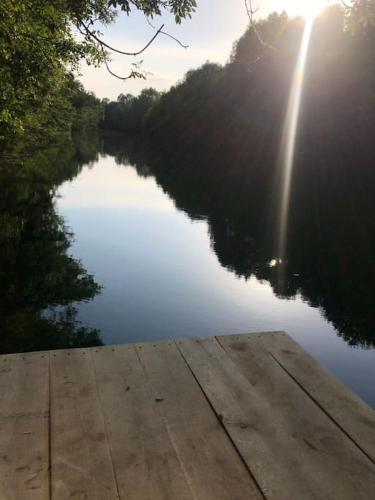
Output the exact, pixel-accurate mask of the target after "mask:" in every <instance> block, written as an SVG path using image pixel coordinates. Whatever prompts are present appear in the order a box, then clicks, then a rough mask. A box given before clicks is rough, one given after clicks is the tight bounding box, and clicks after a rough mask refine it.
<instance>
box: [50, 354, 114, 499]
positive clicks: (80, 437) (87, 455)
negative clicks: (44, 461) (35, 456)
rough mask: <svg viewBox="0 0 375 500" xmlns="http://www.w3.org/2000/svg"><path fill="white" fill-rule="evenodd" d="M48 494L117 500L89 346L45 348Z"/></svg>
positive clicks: (55, 496)
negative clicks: (48, 387) (47, 367)
mask: <svg viewBox="0 0 375 500" xmlns="http://www.w3.org/2000/svg"><path fill="white" fill-rule="evenodd" d="M50 363H51V434H52V436H51V465H52V471H51V479H52V485H51V490H52V498H53V499H54V500H65V499H68V498H74V499H75V498H77V499H78V498H79V499H81V498H82V499H86V498H87V499H90V500H107V499H108V500H112V499H117V498H118V495H117V487H116V482H115V476H114V471H113V467H112V460H111V454H110V449H109V445H108V442H107V438H106V429H105V425H104V419H103V415H102V410H101V406H100V401H99V398H98V392H97V388H96V379H95V373H94V369H93V364H92V360H91V356H90V353H89V350H87V349H72V350H67V351H65V350H64V351H57V352H51V354H50Z"/></svg>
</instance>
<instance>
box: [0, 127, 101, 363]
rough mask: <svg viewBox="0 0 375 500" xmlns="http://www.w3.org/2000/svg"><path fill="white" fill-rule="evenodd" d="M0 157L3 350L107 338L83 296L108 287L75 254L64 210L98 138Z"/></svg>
mask: <svg viewBox="0 0 375 500" xmlns="http://www.w3.org/2000/svg"><path fill="white" fill-rule="evenodd" d="M84 139H85V140H84V141H82V140H81V142H80V143H79V144H78V143H77V142H75V143H74V142H72V141H62V142H60V143H56V144H55V145H54V147H51V148H49V149H47V150H41V151H39V152H38V153H34V154H32V155H31V154H28V155H25V154H23V155H22V156H20V155H17V156H9V157H7V159H4V158H3V159H2V160H1V161H0V184H1V191H0V297H1V301H0V352H2V353H7V352H22V351H33V350H44V349H58V348H69V347H83V346H93V345H100V344H101V343H102V342H101V339H100V334H99V331H98V330H96V329H92V328H88V327H86V326H84V325H82V324H81V323H80V322H79V321H78V320H77V318H76V315H77V309H76V307H75V303H77V302H80V301H89V300H91V299H93V298H94V297H95V295H97V294H98V293H99V292H100V286H99V285H98V284H97V283H96V282H95V280H94V278H93V276H91V275H90V274H88V273H87V271H86V270H85V268H84V267H83V266H82V263H81V262H80V261H79V260H76V259H74V258H73V257H72V256H71V255H69V248H70V245H71V242H72V238H73V234H72V233H71V232H70V231H69V229H68V228H67V227H66V226H65V223H64V220H63V219H62V218H61V217H60V216H59V215H58V214H57V212H56V208H55V205H54V197H55V193H56V189H57V187H58V186H59V185H60V184H61V183H62V182H64V181H66V180H69V179H72V178H74V177H75V176H76V175H77V174H78V173H79V172H80V170H81V168H82V166H83V165H84V164H87V163H89V162H92V161H95V160H96V159H97V157H98V156H97V155H98V153H97V151H98V149H99V144H98V142H97V137H96V136H95V135H94V136H92V137H85V138H84Z"/></svg>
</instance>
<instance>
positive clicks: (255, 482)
mask: <svg viewBox="0 0 375 500" xmlns="http://www.w3.org/2000/svg"><path fill="white" fill-rule="evenodd" d="M214 339H215V340H216V341H217V338H216V337H214ZM174 343H175V345H176V347H177V349H178V352H179V353H180V355H181V357H182V359H183V360H184V362H185V363H186V365H187V367H188V369H189V370H190V372H191V374H192V376H193V377H194V380H195V381H196V383H197V385H198V387H199V388H200V390H201V391H202V393H203V396H204V398H205V399H206V401H207V403H208V405H209V406H210V408H211V410H212V412H213V413H214V415H215V416H216V419H217V421H218V422H219V425H220V426H221V427H222V429H223V430H224V432H225V434H226V435H227V437H228V439H229V441H230V442H231V443H232V446H233V448H234V449H235V450H236V452H237V454H238V456H239V457H240V460H241V462H242V463H243V464H244V466H245V469H246V470H247V471H248V473H249V475H250V477H251V479H252V480H253V481H254V484H255V486H256V487H257V488H258V490H259V493H260V494H261V495H262V498H263V499H264V500H267V497H266V495H265V494H264V493H263V490H262V488H261V487H260V485H259V483H258V481H257V480H256V478H255V476H254V474H253V473H252V471H251V469H250V467H249V465H248V464H247V462H246V461H245V459H244V458H243V456H242V455H241V452H240V451H239V449H238V448H237V446H236V443H235V442H234V441H233V439H232V437H231V435H230V434H229V432H228V430H227V428H226V427H225V425H224V423H223V421H222V420H221V419H220V418H219V414H218V413H217V411H216V409H215V407H214V406H213V404H212V403H211V401H210V399H209V398H208V396H207V394H206V393H205V391H204V389H203V387H202V385H201V384H200V383H199V380H198V378H197V377H196V375H195V373H194V371H193V370H192V368H191V367H190V365H189V363H188V361H187V359H186V358H185V356H184V355H183V353H182V351H181V349H180V348H179V347H178V342H177V340H176V339H175V340H174ZM219 345H220V347H221V344H220V343H219ZM221 348H222V347H221ZM224 352H225V354H227V353H226V351H224Z"/></svg>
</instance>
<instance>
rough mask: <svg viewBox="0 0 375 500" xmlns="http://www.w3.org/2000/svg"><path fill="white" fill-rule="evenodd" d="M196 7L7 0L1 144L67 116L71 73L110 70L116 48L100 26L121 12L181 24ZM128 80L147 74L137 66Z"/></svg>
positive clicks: (186, 1)
mask: <svg viewBox="0 0 375 500" xmlns="http://www.w3.org/2000/svg"><path fill="white" fill-rule="evenodd" d="M194 8H195V0H159V1H158V0H23V1H22V2H14V1H13V0H4V1H3V2H2V3H1V7H0V13H1V15H0V81H1V92H0V140H3V141H4V139H6V138H9V137H12V136H16V135H20V134H21V135H22V133H23V132H25V131H26V132H27V131H30V130H33V129H42V128H44V127H45V118H46V116H48V115H49V114H50V113H53V114H54V115H55V117H58V116H60V115H61V114H62V115H64V113H65V112H66V109H67V108H69V103H67V100H66V97H67V94H69V91H70V90H71V86H72V78H71V74H72V72H74V71H76V70H77V67H78V63H79V61H80V60H82V59H83V60H85V61H86V62H87V63H88V64H94V65H99V64H101V63H103V62H104V63H105V64H107V66H108V63H109V60H110V52H111V50H112V49H111V47H110V46H109V45H108V44H106V42H105V40H103V38H102V35H101V33H100V26H101V25H106V24H108V23H111V22H113V21H114V20H115V17H116V13H117V11H118V10H119V9H121V10H122V11H124V12H126V13H127V14H129V13H130V12H132V11H133V10H138V11H140V12H142V13H143V14H144V15H145V16H146V17H148V18H152V17H155V16H158V15H160V14H161V13H162V11H163V10H166V11H168V12H170V13H172V14H173V15H174V17H175V20H176V22H177V23H179V22H181V20H182V19H183V18H185V17H187V16H190V15H191V13H192V12H193V11H194ZM77 32H79V33H80V35H79V36H78V35H77ZM159 33H160V31H159ZM159 33H158V34H159ZM154 38H155V37H154ZM113 49H116V48H113ZM123 53H125V54H127V52H125V51H124V52H123ZM108 67H109V66H108ZM128 76H129V77H131V78H135V77H137V76H142V75H141V73H140V72H139V70H138V69H137V66H133V67H132V69H131V70H130V73H129V75H128ZM52 121H54V120H52ZM62 121H64V119H63V120H62Z"/></svg>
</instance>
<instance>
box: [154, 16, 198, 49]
mask: <svg viewBox="0 0 375 500" xmlns="http://www.w3.org/2000/svg"><path fill="white" fill-rule="evenodd" d="M146 20H147V22H148V24H149V25H150V26H151V28H153V29H154V30H156V26H154V25H153V24H152V23H151V21H150V20H149V19H148V18H146ZM160 33H161V34H162V35H165V36H168V37H169V38H172V40H174V41H175V42H177V43H178V44H179V45H180V46H181V47H183V48H184V49H187V48H188V47H189V45H185V44H183V43H182V42H181V41H180V40H179V39H178V38H176V37H174V36H173V35H171V34H170V33H167V32H166V31H160Z"/></svg>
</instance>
